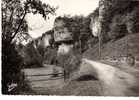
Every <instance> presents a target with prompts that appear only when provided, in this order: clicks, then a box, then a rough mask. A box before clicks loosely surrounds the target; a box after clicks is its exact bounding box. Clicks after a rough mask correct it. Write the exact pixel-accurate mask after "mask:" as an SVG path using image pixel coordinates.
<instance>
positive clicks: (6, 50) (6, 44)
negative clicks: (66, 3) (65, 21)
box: [2, 0, 56, 94]
mask: <svg viewBox="0 0 139 100" xmlns="http://www.w3.org/2000/svg"><path fill="white" fill-rule="evenodd" d="M55 10H56V8H52V7H51V6H50V5H46V4H44V3H42V2H41V1H39V0H26V1H25V2H23V3H21V1H20V0H3V1H2V93H4V94H9V93H10V91H8V84H11V83H12V82H16V83H19V80H20V76H21V75H20V74H21V73H20V69H21V62H22V59H21V57H20V56H19V54H18V53H17V51H16V50H15V44H13V42H12V41H13V39H14V38H15V36H16V35H17V34H21V35H22V33H24V32H27V23H26V21H25V16H26V15H27V13H33V14H36V13H39V14H41V15H42V16H43V18H44V19H46V18H47V15H48V14H55Z"/></svg>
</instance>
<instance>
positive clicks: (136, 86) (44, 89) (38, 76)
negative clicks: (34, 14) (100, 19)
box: [24, 58, 139, 96]
mask: <svg viewBox="0 0 139 100" xmlns="http://www.w3.org/2000/svg"><path fill="white" fill-rule="evenodd" d="M53 67H54V66H46V67H44V68H32V69H24V73H25V77H26V79H27V80H28V82H29V85H30V87H31V88H32V89H33V90H34V91H36V92H37V94H54V95H58V94H60V95H64V94H67V95H84V94H85V93H87V94H86V95H103V96H139V81H138V80H139V78H137V77H136V75H137V74H138V75H139V70H136V69H134V68H129V67H128V66H124V67H123V66H122V67H121V68H120V67H115V66H112V65H108V64H104V63H101V62H97V61H92V60H89V59H86V58H83V59H82V63H81V65H80V69H79V70H78V71H76V72H74V73H73V74H72V76H71V78H70V80H71V81H70V82H69V83H70V84H68V83H67V82H66V83H65V82H64V79H63V77H57V78H52V76H51V75H48V76H47V75H46V74H50V73H53ZM59 71H61V69H59ZM85 75H91V76H93V77H95V78H96V79H97V80H94V79H90V80H86V79H85V80H84V81H79V82H78V81H77V79H79V78H81V77H83V76H85ZM73 80H74V82H72V81H73ZM75 81H76V82H75ZM99 83H100V84H99ZM75 84H76V85H75ZM69 87H70V88H69ZM91 88H92V89H91ZM98 88H99V89H98ZM89 89H90V90H89ZM97 89H98V90H97ZM84 90H85V91H84ZM87 90H89V91H88V92H87ZM50 91H51V93H50ZM52 91H53V92H52ZM54 91H55V92H54ZM98 91H99V93H98ZM60 92H61V93H60ZM66 92H69V93H66ZM90 92H92V93H90ZM93 92H97V94H94V93H93ZM80 93H81V94H80Z"/></svg>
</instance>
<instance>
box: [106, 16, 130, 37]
mask: <svg viewBox="0 0 139 100" xmlns="http://www.w3.org/2000/svg"><path fill="white" fill-rule="evenodd" d="M124 18H125V16H122V15H115V16H114V18H113V21H112V23H111V24H110V32H108V34H109V38H110V39H112V40H116V39H118V38H121V37H123V36H125V35H126V34H127V33H128V31H127V28H126V25H125V21H124Z"/></svg>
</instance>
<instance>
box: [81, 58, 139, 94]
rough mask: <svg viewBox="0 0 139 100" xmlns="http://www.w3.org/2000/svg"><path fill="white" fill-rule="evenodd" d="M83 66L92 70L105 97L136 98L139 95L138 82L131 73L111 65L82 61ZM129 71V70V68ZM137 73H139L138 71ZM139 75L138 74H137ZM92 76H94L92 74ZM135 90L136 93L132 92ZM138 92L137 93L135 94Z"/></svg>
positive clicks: (87, 60)
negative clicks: (99, 82)
mask: <svg viewBox="0 0 139 100" xmlns="http://www.w3.org/2000/svg"><path fill="white" fill-rule="evenodd" d="M82 62H83V65H88V66H90V68H93V69H92V70H94V72H95V76H96V77H97V78H98V80H99V81H101V85H102V88H103V94H102V95H105V96H136V95H139V91H137V88H138V90H139V81H138V78H137V77H136V76H134V75H133V74H132V73H128V72H125V71H124V70H121V69H120V68H116V67H114V66H111V65H107V64H104V63H100V62H96V61H92V60H89V59H85V58H84V59H82ZM127 69H128V68H127ZM129 70H130V68H129ZM138 72H139V71H138ZM138 74H139V73H138ZM93 75H94V74H93ZM133 88H136V91H134V90H133ZM137 92H138V93H137Z"/></svg>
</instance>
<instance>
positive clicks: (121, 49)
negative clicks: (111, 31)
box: [83, 34, 139, 60]
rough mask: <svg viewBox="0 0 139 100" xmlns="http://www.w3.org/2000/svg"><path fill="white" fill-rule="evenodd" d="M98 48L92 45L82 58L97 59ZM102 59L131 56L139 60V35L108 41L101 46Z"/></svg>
mask: <svg viewBox="0 0 139 100" xmlns="http://www.w3.org/2000/svg"><path fill="white" fill-rule="evenodd" d="M98 51H99V46H98V44H96V45H94V46H93V47H92V48H90V49H88V50H87V51H86V52H85V53H84V54H83V56H84V57H85V58H89V59H92V60H98V59H99V54H98V53H99V52H98ZM101 54H102V58H105V57H110V58H113V57H114V58H116V59H117V58H118V57H120V56H126V55H127V54H132V55H133V56H134V57H135V58H136V60H139V34H130V35H127V36H125V37H123V38H121V39H118V40H116V41H110V42H108V43H105V44H103V46H102V49H101Z"/></svg>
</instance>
